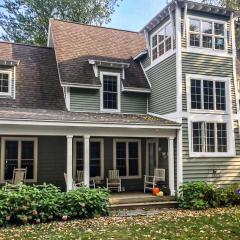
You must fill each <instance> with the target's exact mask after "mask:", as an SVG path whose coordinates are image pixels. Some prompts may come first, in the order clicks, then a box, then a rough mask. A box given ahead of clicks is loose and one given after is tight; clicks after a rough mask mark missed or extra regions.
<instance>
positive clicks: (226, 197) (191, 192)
mask: <svg viewBox="0 0 240 240" xmlns="http://www.w3.org/2000/svg"><path fill="white" fill-rule="evenodd" d="M239 189H240V184H235V185H229V186H227V187H224V188H220V187H217V186H215V185H213V184H208V183H206V182H188V183H185V184H183V185H182V186H181V187H180V194H179V197H178V202H179V206H180V207H181V208H186V209H206V208H210V207H219V206H226V205H230V204H240V194H239V193H238V191H239Z"/></svg>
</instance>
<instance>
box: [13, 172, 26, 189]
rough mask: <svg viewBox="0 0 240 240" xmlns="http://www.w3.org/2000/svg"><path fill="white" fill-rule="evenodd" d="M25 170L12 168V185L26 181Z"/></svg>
mask: <svg viewBox="0 0 240 240" xmlns="http://www.w3.org/2000/svg"><path fill="white" fill-rule="evenodd" d="M26 175H27V169H26V168H14V170H13V178H12V184H13V185H18V184H20V183H24V182H25V180H26Z"/></svg>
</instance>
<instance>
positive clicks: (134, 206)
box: [110, 201, 178, 210]
mask: <svg viewBox="0 0 240 240" xmlns="http://www.w3.org/2000/svg"><path fill="white" fill-rule="evenodd" d="M177 207H178V203H177V201H164V202H159V201H158V202H138V203H121V204H111V205H110V209H111V210H118V209H140V208H148V209H149V208H177Z"/></svg>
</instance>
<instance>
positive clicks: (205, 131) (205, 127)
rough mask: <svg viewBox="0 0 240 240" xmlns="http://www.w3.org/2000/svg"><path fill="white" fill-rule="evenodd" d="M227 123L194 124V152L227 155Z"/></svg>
mask: <svg viewBox="0 0 240 240" xmlns="http://www.w3.org/2000/svg"><path fill="white" fill-rule="evenodd" d="M227 136H228V133H227V123H220V122H192V152H193V153H199V152H208V153H227V152H228V137H227Z"/></svg>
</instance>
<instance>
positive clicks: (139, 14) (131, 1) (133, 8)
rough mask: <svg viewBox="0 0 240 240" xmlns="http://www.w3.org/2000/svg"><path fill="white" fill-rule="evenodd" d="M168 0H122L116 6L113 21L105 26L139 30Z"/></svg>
mask: <svg viewBox="0 0 240 240" xmlns="http://www.w3.org/2000/svg"><path fill="white" fill-rule="evenodd" d="M166 2H167V1H166V0H122V1H121V2H120V3H119V7H116V8H115V12H114V13H113V15H112V17H111V19H112V21H111V22H110V23H108V24H105V25H104V26H107V27H113V28H120V29H125V30H131V31H139V30H140V29H141V28H143V27H144V26H145V25H146V24H147V23H148V22H149V21H150V20H151V19H152V18H153V17H154V16H155V15H156V14H157V13H158V12H160V10H161V9H162V8H163V7H164V6H166Z"/></svg>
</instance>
